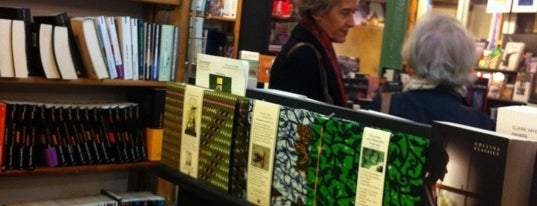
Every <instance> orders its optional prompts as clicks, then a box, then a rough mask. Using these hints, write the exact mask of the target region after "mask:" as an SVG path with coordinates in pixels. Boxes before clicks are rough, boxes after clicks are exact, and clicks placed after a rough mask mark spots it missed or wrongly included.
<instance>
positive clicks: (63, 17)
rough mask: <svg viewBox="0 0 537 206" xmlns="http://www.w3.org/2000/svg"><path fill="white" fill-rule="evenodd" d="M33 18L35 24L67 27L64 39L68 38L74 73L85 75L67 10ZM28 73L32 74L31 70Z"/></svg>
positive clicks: (79, 75)
mask: <svg viewBox="0 0 537 206" xmlns="http://www.w3.org/2000/svg"><path fill="white" fill-rule="evenodd" d="M33 19H34V22H35V23H37V24H50V25H54V26H63V27H67V32H68V37H67V38H66V39H68V42H69V50H70V51H71V58H72V59H73V64H74V67H75V69H76V75H77V76H78V77H87V73H86V71H85V69H84V64H83V63H82V57H81V56H80V48H79V46H78V44H77V43H76V39H75V36H74V34H73V30H72V27H71V21H70V18H69V16H67V12H60V13H57V14H53V15H45V16H34V17H33ZM34 72H35V73H36V75H37V74H39V73H38V72H37V71H34ZM30 75H32V72H30Z"/></svg>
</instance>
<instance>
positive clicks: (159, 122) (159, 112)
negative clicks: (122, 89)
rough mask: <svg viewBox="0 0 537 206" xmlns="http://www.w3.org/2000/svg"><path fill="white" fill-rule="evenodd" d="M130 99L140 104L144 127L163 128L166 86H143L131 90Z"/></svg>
mask: <svg viewBox="0 0 537 206" xmlns="http://www.w3.org/2000/svg"><path fill="white" fill-rule="evenodd" d="M129 101H131V102H136V103H138V105H139V106H140V108H141V111H142V115H141V116H142V121H143V126H144V127H148V128H153V129H162V128H163V120H164V110H165V108H164V107H165V101H166V89H165V88H143V89H139V90H136V91H134V90H133V91H130V92H129Z"/></svg>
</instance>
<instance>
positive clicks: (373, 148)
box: [355, 127, 391, 206]
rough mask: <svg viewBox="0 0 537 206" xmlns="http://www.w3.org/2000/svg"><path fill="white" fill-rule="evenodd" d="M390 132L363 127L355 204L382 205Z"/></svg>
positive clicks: (363, 205) (364, 205)
mask: <svg viewBox="0 0 537 206" xmlns="http://www.w3.org/2000/svg"><path fill="white" fill-rule="evenodd" d="M390 136H391V133H390V132H386V131H382V130H378V129H373V128H369V127H366V128H364V135H363V140H362V148H361V149H360V151H361V152H360V153H361V155H360V166H359V169H358V170H359V171H358V183H357V184H356V185H357V188H356V202H355V203H356V204H355V205H357V206H358V205H360V206H372V205H382V196H383V191H384V180H385V179H384V177H385V174H386V169H387V168H386V162H387V160H388V145H389V144H390Z"/></svg>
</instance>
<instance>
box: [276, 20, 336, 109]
mask: <svg viewBox="0 0 537 206" xmlns="http://www.w3.org/2000/svg"><path fill="white" fill-rule="evenodd" d="M299 42H308V43H312V44H313V45H315V48H317V50H318V51H319V52H320V53H321V55H322V61H321V62H322V63H323V65H324V68H325V70H326V80H327V81H326V82H327V85H328V93H329V94H330V96H331V97H332V99H333V100H334V105H338V106H344V105H345V104H344V102H343V100H342V99H343V98H342V97H341V94H340V92H339V89H338V84H337V79H336V76H335V73H334V70H333V69H332V65H331V64H330V61H329V60H328V56H327V54H326V53H325V50H324V48H323V47H322V46H321V43H320V42H319V41H318V40H317V39H316V38H315V37H314V36H313V34H311V32H310V31H308V30H306V29H305V28H304V27H302V26H300V24H298V25H297V26H296V27H295V28H294V29H293V31H292V32H291V36H290V38H289V40H288V41H287V43H285V45H284V46H283V47H282V50H281V51H280V53H278V55H277V56H276V59H275V60H274V63H273V64H272V69H271V73H270V83H269V87H270V88H273V89H279V90H284V91H288V92H293V93H297V94H302V95H306V96H307V97H308V98H311V99H315V100H319V101H322V94H323V93H322V87H321V81H320V75H319V63H318V60H317V56H316V54H315V51H313V50H312V49H311V48H309V47H306V46H302V47H299V48H298V49H296V50H295V51H294V52H293V53H291V54H290V55H289V56H287V53H288V52H289V49H290V48H292V47H293V46H294V45H295V44H297V43H299Z"/></svg>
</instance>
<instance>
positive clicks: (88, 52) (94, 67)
mask: <svg viewBox="0 0 537 206" xmlns="http://www.w3.org/2000/svg"><path fill="white" fill-rule="evenodd" d="M71 27H72V30H73V34H74V35H75V38H76V39H77V41H78V43H79V45H80V48H79V49H80V55H81V56H82V62H83V63H84V67H85V68H86V71H87V72H88V77H89V78H91V79H108V78H109V77H110V76H109V75H108V69H107V68H106V63H105V61H104V56H103V54H102V51H101V48H100V46H99V39H98V37H97V30H96V29H95V23H94V20H93V18H86V17H75V18H71Z"/></svg>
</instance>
